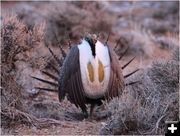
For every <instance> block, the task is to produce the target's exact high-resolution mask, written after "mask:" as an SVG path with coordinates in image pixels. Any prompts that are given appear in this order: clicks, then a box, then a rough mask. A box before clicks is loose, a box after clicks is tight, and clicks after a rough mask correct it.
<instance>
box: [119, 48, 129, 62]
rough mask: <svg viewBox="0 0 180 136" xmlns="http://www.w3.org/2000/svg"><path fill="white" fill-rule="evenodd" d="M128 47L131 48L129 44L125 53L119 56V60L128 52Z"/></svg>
mask: <svg viewBox="0 0 180 136" xmlns="http://www.w3.org/2000/svg"><path fill="white" fill-rule="evenodd" d="M128 49H129V46H128V47H127V49H126V50H125V51H124V52H123V54H122V55H121V56H120V57H119V60H121V59H122V58H123V57H124V55H125V54H126V53H127V51H128Z"/></svg>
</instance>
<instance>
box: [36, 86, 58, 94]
mask: <svg viewBox="0 0 180 136" xmlns="http://www.w3.org/2000/svg"><path fill="white" fill-rule="evenodd" d="M35 89H39V90H45V91H49V92H56V93H58V90H56V89H50V88H42V87H35Z"/></svg>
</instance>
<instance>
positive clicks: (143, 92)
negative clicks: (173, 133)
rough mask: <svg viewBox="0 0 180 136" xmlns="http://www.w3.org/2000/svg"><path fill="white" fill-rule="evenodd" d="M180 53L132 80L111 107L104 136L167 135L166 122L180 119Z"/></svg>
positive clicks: (103, 131)
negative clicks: (179, 93) (105, 135)
mask: <svg viewBox="0 0 180 136" xmlns="http://www.w3.org/2000/svg"><path fill="white" fill-rule="evenodd" d="M177 53H178V52H174V53H173V56H174V57H173V58H172V59H170V60H167V61H160V60H159V61H154V63H153V64H152V65H151V67H149V68H146V69H144V70H143V71H142V73H140V74H138V75H136V77H134V78H133V79H132V80H140V81H141V83H139V84H136V85H132V86H131V87H127V88H126V91H125V92H124V94H123V95H122V97H121V98H120V99H114V100H113V101H112V102H111V103H110V104H109V105H107V108H108V109H109V111H111V112H112V117H111V118H110V119H109V121H108V122H107V124H106V125H105V126H104V127H103V128H102V129H101V131H100V134H165V121H167V120H169V121H170V120H171V121H172V120H178V111H179V109H178V108H179V107H178V90H179V76H178V75H179V61H177V60H178V58H176V57H178V55H177Z"/></svg>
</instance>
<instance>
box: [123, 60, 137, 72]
mask: <svg viewBox="0 0 180 136" xmlns="http://www.w3.org/2000/svg"><path fill="white" fill-rule="evenodd" d="M134 59H135V57H134V58H132V59H131V60H130V61H128V62H127V63H126V64H125V65H124V66H122V69H124V68H125V67H127V66H128V65H129V64H130V63H131V62H132V61H133V60H134Z"/></svg>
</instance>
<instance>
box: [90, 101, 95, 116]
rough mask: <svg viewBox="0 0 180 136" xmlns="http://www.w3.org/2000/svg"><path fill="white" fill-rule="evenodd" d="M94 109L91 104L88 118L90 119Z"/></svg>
mask: <svg viewBox="0 0 180 136" xmlns="http://www.w3.org/2000/svg"><path fill="white" fill-rule="evenodd" d="M94 107H95V104H91V107H90V118H92V115H93V111H94Z"/></svg>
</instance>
